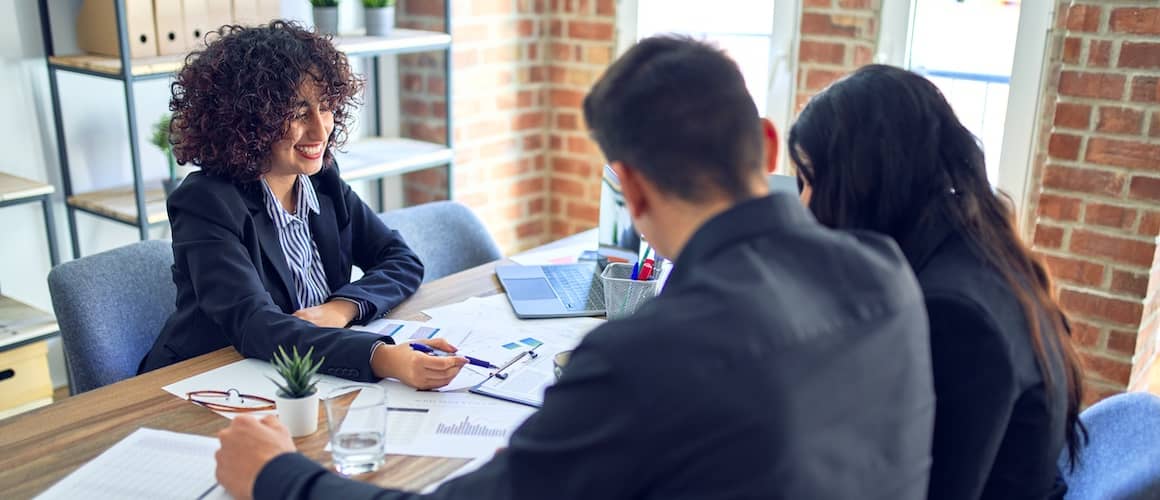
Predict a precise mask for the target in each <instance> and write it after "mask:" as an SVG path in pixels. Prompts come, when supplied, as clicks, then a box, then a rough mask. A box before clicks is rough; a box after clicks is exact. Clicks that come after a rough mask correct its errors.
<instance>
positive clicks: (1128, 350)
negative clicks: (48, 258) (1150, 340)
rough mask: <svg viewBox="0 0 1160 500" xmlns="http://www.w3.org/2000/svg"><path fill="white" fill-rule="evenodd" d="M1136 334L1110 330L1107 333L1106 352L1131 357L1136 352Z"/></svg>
mask: <svg viewBox="0 0 1160 500" xmlns="http://www.w3.org/2000/svg"><path fill="white" fill-rule="evenodd" d="M1136 337H1137V335H1136V332H1125V331H1122V330H1111V331H1109V332H1108V352H1111V353H1114V354H1119V355H1121V356H1131V355H1132V354H1134V353H1135V352H1136Z"/></svg>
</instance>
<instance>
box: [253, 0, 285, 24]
mask: <svg viewBox="0 0 1160 500" xmlns="http://www.w3.org/2000/svg"><path fill="white" fill-rule="evenodd" d="M281 18H282V0H258V21H259V22H260V23H262V24H266V23H269V22H270V21H273V20H274V19H281Z"/></svg>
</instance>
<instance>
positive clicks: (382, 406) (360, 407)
mask: <svg viewBox="0 0 1160 500" xmlns="http://www.w3.org/2000/svg"><path fill="white" fill-rule="evenodd" d="M322 402H323V405H324V406H325V407H326V427H327V429H328V430H329V431H330V452H331V454H332V455H333V457H334V467H335V469H337V470H338V473H339V474H342V475H344V476H353V475H356V474H364V473H367V472H373V471H375V470H377V469H378V468H379V466H380V465H382V463H383V445H384V442H385V441H386V439H385V438H386V433H387V391H386V390H385V389H383V388H382V387H381V386H377V385H372V384H349V385H344V386H341V387H336V388H334V389H333V390H331V391H330V392H329V393H327V394H326V397H325V399H323V400H322Z"/></svg>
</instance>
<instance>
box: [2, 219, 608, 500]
mask: <svg viewBox="0 0 1160 500" xmlns="http://www.w3.org/2000/svg"><path fill="white" fill-rule="evenodd" d="M595 239H596V238H595V234H594V231H587V232H584V233H580V234H577V235H574V236H570V237H568V238H565V239H563V240H560V241H557V242H555V243H551V244H549V245H545V246H544V247H541V248H539V249H537V250H541V249H545V248H551V247H555V246H563V245H570V244H576V243H579V242H583V241H588V240H590V241H592V242H593V243H595ZM502 262H504V261H500V262H493V263H489V264H485V265H482V266H479V267H476V268H472V269H469V270H467V271H463V272H461V273H458V274H454V275H451V276H448V277H445V278H442V279H439V280H436V281H432V282H431V283H427V284H425V285H423V286H422V287H421V288H420V289H419V291H418V292H416V293H415V295H414V296H412V297H411V298H410V299H408V300H407V301H406V302H404V303H403V304H402V305H400V306H399V307H397V308H396V309H395V310H394V311H393V312H392V313H391V315H390V317H392V318H397V319H414V320H425V319H428V318H427V317H426V316H425V315H423V314H422V312H421V311H422V310H423V309H428V308H431V307H434V306H439V305H444V304H451V303H455V302H459V301H462V300H464V299H467V298H470V297H483V296H487V295H493V294H496V293H499V292H500V286H499V281H498V280H496V278H495V271H494V270H495V266H496V265H497V264H499V263H502ZM239 359H241V356H239V355H238V353H237V352H236V351H234V350H233V349H232V348H225V349H221V350H218V351H214V352H212V353H209V354H206V355H203V356H199V357H197V358H193V359H190V360H187V361H184V362H181V363H178V364H175V365H172V366H168V367H165V368H162V369H160V370H156V371H153V372H149V373H147V374H145V375H141V376H139V377H134V378H131V379H128V380H124V381H121V382H118V383H116V384H112V385H109V386H105V387H102V388H100V389H97V390H94V391H90V392H86V393H84V394H80V395H77V396H74V397H71V398H68V399H65V400H63V401H61V402H58V403H55V404H53V405H51V406H46V407H44V408H41V409H39V410H35V411H32V412H29V413H26V414H23V415H20V416H17V417H13V418H11V419H8V420H4V421H0V496H2V497H4V498H31V497H32V496H34V495H37V494H39V493H40V492H43V491H44V490H46V489H48V488H49V487H50V486H52V485H53V484H55V483H56V482H57V481H59V480H61V479H62V478H64V477H65V476H66V475H68V474H69V473H71V472H73V471H74V470H76V469H77V468H78V467H80V466H81V465H84V464H85V463H86V462H88V461H89V460H91V459H92V458H93V457H96V456H97V455H99V454H100V453H101V452H103V451H105V450H106V449H108V448H109V447H110V446H112V445H113V444H116V443H117V442H118V441H120V440H121V439H123V438H124V437H125V436H128V435H129V434H130V433H132V432H133V431H135V430H137V429H138V428H141V427H150V428H153V429H164V430H171V431H176V432H185V433H191V434H201V435H204V436H213V435H214V434H215V433H216V432H217V431H218V430H220V429H223V428H225V427H226V425H227V424H228V423H229V420H227V419H226V418H224V417H222V416H220V415H218V414H216V413H214V412H212V411H210V410H207V409H205V408H202V407H200V406H197V405H194V404H191V403H188V402H186V401H184V400H182V399H178V398H177V397H175V396H173V395H172V394H170V393H168V392H165V391H164V390H163V389H162V387H164V386H166V385H169V384H171V383H174V382H177V381H179V380H182V379H185V378H188V377H191V376H193V375H197V374H199V373H202V372H205V371H207V370H212V369H214V368H217V367H220V366H223V365H226V364H229V363H232V362H234V361H237V360H239ZM322 418H324V417H322V416H320V420H321V419H322ZM326 439H327V434H326V425H325V423H321V424H320V425H319V430H318V432H315V433H314V434H312V435H310V436H306V437H304V438H300V439H296V440H295V443H296V444H297V445H298V448H299V450H300V451H302V452H303V453H304V454H306V455H307V456H309V457H310V458H312V459H314V460H317V461H319V462H322V463H324V464H328V465H329V463H330V454H329V453H326V452H324V451H323V447H324V446H325V444H326ZM465 463H467V460H465V459H451V458H432V457H413V456H389V457H388V458H387V460H386V463H384V465H383V467H381V468H380V469H379V470H378V471H377V472H375V473H372V474H366V475H363V476H359V477H358V479H360V480H364V481H369V482H373V483H375V484H378V485H381V486H386V487H392V488H399V489H406V490H420V489H422V488H423V487H425V486H427V485H428V484H430V483H432V482H434V481H436V480H438V479H441V478H443V477H444V476H446V475H447V474H449V473H451V472H452V471H454V470H455V469H457V468H459V467H460V466H462V465H463V464H465Z"/></svg>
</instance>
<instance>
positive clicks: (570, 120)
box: [556, 113, 580, 130]
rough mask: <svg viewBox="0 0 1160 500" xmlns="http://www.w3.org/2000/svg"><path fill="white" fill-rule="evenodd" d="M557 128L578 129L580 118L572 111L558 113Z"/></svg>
mask: <svg viewBox="0 0 1160 500" xmlns="http://www.w3.org/2000/svg"><path fill="white" fill-rule="evenodd" d="M556 128H557V129H560V130H578V129H579V128H580V127H579V119H578V118H577V116H576V115H575V114H572V113H560V114H558V115H556Z"/></svg>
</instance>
